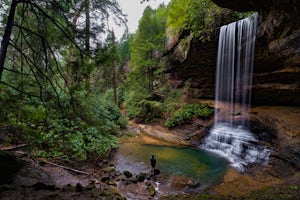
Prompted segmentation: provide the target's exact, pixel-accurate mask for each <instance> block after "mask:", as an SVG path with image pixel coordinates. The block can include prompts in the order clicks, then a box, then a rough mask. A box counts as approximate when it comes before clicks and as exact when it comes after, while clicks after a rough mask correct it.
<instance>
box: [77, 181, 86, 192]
mask: <svg viewBox="0 0 300 200" xmlns="http://www.w3.org/2000/svg"><path fill="white" fill-rule="evenodd" d="M83 189H84V187H83V186H82V185H81V183H77V184H76V192H82V191H83Z"/></svg>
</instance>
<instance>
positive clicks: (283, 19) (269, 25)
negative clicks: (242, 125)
mask: <svg viewBox="0 0 300 200" xmlns="http://www.w3.org/2000/svg"><path fill="white" fill-rule="evenodd" d="M213 1H214V2H215V3H217V4H218V5H220V6H222V7H225V8H226V9H225V8H224V10H223V12H221V13H220V14H218V15H217V16H215V22H214V23H213V24H211V25H210V26H209V28H208V29H206V30H204V31H203V32H202V34H201V35H200V37H197V38H195V37H193V35H192V34H191V33H190V32H189V31H183V32H182V33H181V34H180V35H179V36H177V37H173V38H169V40H168V44H167V49H168V53H167V58H168V60H169V62H170V63H171V65H170V66H171V67H170V68H169V69H168V70H167V73H170V75H171V76H170V77H171V82H172V83H173V86H174V87H181V86H183V85H184V84H185V83H186V82H187V81H188V82H189V84H190V87H191V94H190V96H191V97H192V98H207V99H213V98H214V83H215V65H216V57H217V48H218V47H217V46H218V35H219V30H220V27H221V26H222V25H225V24H228V23H230V22H233V21H235V19H234V18H233V17H232V13H233V10H237V11H257V12H258V13H259V23H258V31H257V40H256V47H255V58H254V59H255V60H254V71H253V73H254V74H253V86H252V88H253V89H252V103H253V104H259V105H293V106H300V17H299V15H298V12H297V11H299V10H300V1H297V0H290V1H288V0H252V1H243V2H241V1H238V0H230V1H229V0H213ZM231 9H232V10H231Z"/></svg>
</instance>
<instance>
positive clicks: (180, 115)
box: [165, 103, 214, 128]
mask: <svg viewBox="0 0 300 200" xmlns="http://www.w3.org/2000/svg"><path fill="white" fill-rule="evenodd" d="M213 112H214V109H213V108H211V107H210V106H208V105H207V104H202V103H200V104H187V105H185V106H183V107H182V108H181V109H179V110H178V111H176V112H174V114H173V116H172V117H171V118H169V119H168V120H167V121H166V122H165V126H166V127H168V128H171V127H175V126H180V125H183V124H187V123H191V122H192V120H193V119H195V118H202V119H205V118H208V117H210V116H211V115H212V114H213Z"/></svg>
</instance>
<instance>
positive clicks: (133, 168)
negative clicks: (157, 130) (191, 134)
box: [115, 133, 230, 187]
mask: <svg viewBox="0 0 300 200" xmlns="http://www.w3.org/2000/svg"><path fill="white" fill-rule="evenodd" d="M143 137H146V138H148V139H146V140H145V138H143ZM141 138H143V139H141ZM153 140H155V139H154V138H150V139H149V136H145V135H143V134H139V133H137V135H136V136H133V137H131V138H130V139H126V140H121V141H120V144H119V149H118V152H117V153H116V157H115V165H116V168H117V170H119V171H121V172H123V171H125V170H128V171H130V172H131V173H132V174H133V175H137V174H140V173H147V174H149V173H150V172H151V166H150V158H151V155H152V154H153V155H155V157H156V160H157V164H156V168H157V169H159V170H160V174H159V176H163V177H171V176H184V177H188V178H192V179H195V180H197V181H199V184H200V186H204V185H205V186H206V187H207V186H210V185H213V184H215V183H217V182H219V181H220V180H221V179H222V177H223V175H224V173H225V172H226V170H227V169H228V167H229V165H230V163H229V162H228V161H227V160H226V159H225V158H223V157H221V156H219V155H217V154H214V153H211V152H209V151H206V150H202V149H200V148H193V147H183V146H175V145H174V144H173V145H170V144H165V143H164V142H161V143H160V142H157V141H156V142H153ZM145 141H148V142H145ZM149 141H150V142H149Z"/></svg>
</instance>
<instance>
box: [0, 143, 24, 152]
mask: <svg viewBox="0 0 300 200" xmlns="http://www.w3.org/2000/svg"><path fill="white" fill-rule="evenodd" d="M27 146H29V144H19V145H16V146H8V147H0V150H1V151H11V150H16V149H19V148H22V147H27Z"/></svg>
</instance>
